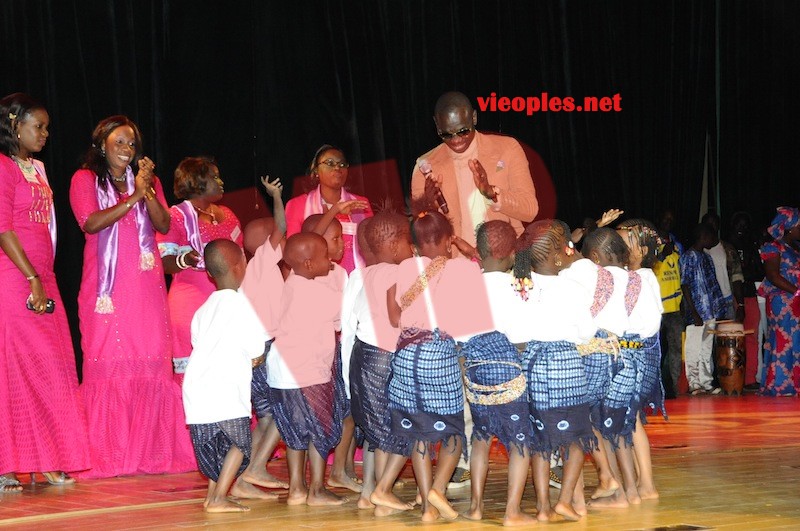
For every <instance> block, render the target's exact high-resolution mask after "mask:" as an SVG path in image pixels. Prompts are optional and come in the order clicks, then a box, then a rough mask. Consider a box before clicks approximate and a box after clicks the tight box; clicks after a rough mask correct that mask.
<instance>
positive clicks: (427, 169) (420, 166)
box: [411, 92, 539, 246]
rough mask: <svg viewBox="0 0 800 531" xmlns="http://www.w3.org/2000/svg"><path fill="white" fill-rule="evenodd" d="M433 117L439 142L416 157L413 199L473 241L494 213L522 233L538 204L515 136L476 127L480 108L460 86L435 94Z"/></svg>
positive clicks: (413, 176)
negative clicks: (446, 218)
mask: <svg viewBox="0 0 800 531" xmlns="http://www.w3.org/2000/svg"><path fill="white" fill-rule="evenodd" d="M433 122H434V123H435V124H436V133H437V135H438V136H439V138H441V139H442V143H441V144H440V145H438V146H436V147H435V148H433V149H432V150H430V151H429V152H427V153H425V154H424V155H422V156H421V157H420V158H418V159H417V163H416V164H415V165H414V172H413V173H412V176H411V197H412V201H414V202H419V201H422V202H423V203H424V204H427V205H429V207H431V208H438V209H439V210H440V211H441V212H442V213H444V214H446V215H447V217H448V218H450V221H451V222H452V223H453V228H454V230H455V234H456V236H460V237H461V238H463V239H464V240H465V241H466V242H467V243H469V244H470V245H472V246H474V245H475V229H476V228H477V226H478V225H479V224H480V223H482V222H484V221H489V220H492V219H501V220H504V221H508V222H509V223H511V225H512V226H513V227H514V229H515V230H516V232H517V235H519V234H521V233H522V230H523V228H524V227H523V224H522V223H523V222H529V221H533V218H534V217H535V216H536V213H537V212H538V210H539V205H538V202H537V200H536V192H535V190H534V187H533V181H532V180H531V174H530V170H529V167H528V160H527V158H526V157H525V153H524V152H523V151H522V147H521V146H520V144H519V142H517V141H516V140H514V139H513V138H511V137H508V136H501V135H489V134H484V133H479V132H478V131H476V130H475V126H476V125H477V123H478V113H477V111H475V110H473V108H472V104H471V103H470V101H469V98H467V97H466V96H465V95H464V94H462V93H460V92H447V93H445V94H443V95H442V96H440V97H439V99H438V100H437V101H436V107H435V108H434V115H433Z"/></svg>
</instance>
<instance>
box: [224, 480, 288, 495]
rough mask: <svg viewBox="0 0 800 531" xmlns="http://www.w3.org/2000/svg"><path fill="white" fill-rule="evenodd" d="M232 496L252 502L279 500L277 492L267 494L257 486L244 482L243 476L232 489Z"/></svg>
mask: <svg viewBox="0 0 800 531" xmlns="http://www.w3.org/2000/svg"><path fill="white" fill-rule="evenodd" d="M231 496H234V497H236V498H248V499H252V500H277V499H278V494H277V493H276V492H266V491H263V490H261V489H259V488H258V487H256V486H255V485H251V484H250V483H248V482H246V481H244V480H243V479H242V478H241V476H240V477H239V479H237V480H236V482H235V483H234V484H233V487H231Z"/></svg>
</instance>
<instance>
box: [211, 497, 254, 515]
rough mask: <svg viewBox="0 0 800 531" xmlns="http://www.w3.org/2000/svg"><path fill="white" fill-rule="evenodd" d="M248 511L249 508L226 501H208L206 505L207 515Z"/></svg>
mask: <svg viewBox="0 0 800 531" xmlns="http://www.w3.org/2000/svg"><path fill="white" fill-rule="evenodd" d="M249 510H250V507H247V506H245V505H242V504H240V503H236V502H235V501H231V500H228V499H224V500H221V501H210V502H208V505H206V512H207V513H244V512H247V511H249Z"/></svg>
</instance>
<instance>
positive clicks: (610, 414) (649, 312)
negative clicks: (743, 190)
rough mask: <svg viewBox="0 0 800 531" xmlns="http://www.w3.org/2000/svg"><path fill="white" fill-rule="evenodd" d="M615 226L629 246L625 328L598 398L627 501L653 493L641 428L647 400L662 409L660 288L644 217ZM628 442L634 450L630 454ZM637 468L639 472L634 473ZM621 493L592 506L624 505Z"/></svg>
mask: <svg viewBox="0 0 800 531" xmlns="http://www.w3.org/2000/svg"><path fill="white" fill-rule="evenodd" d="M617 232H618V233H619V234H620V236H622V238H623V240H624V241H625V243H626V244H627V245H628V249H629V250H630V254H629V260H628V286H627V288H626V292H625V305H626V308H627V312H628V328H627V330H626V331H625V335H624V336H623V337H622V338H621V340H620V347H621V348H620V356H619V358H618V360H617V361H616V363H615V364H614V367H613V370H612V372H613V376H612V379H611V385H610V386H609V391H608V394H607V395H606V399H605V402H604V404H603V418H604V420H603V425H602V432H603V437H604V438H605V439H606V440H608V441H609V443H610V444H611V445H612V446H613V447H614V448H615V450H616V456H617V461H618V462H619V468H620V472H621V474H622V482H623V486H624V488H625V497H626V498H627V503H631V504H638V503H641V500H642V499H654V498H657V497H658V492H657V491H656V489H655V486H654V483H653V469H652V463H651V461H650V441H649V440H648V438H647V433H646V432H645V430H644V426H643V422H644V415H643V410H644V408H645V407H647V406H648V404H652V407H653V408H654V409H659V408H660V409H661V410H662V411H663V409H664V398H663V389H662V387H661V372H660V368H661V345H660V342H659V333H660V329H661V313H662V311H663V306H662V304H661V289H660V287H659V285H658V279H657V278H656V277H655V275H654V274H653V272H652V270H650V269H649V268H650V267H651V266H652V265H653V264H654V263H655V261H656V253H657V249H658V234H657V232H656V229H655V227H654V226H653V225H652V224H651V223H650V222H648V221H645V220H642V219H632V220H628V221H625V222H623V223H621V224H620V225H619V226H618V227H617ZM631 447H633V451H634V452H635V454H636V455H635V457H636V464H634V461H633V459H634V456H633V455H632V454H631ZM637 469H638V478H637ZM625 506H626V503H625V502H623V501H621V496H616V495H615V496H611V497H609V498H607V499H605V500H597V501H596V502H594V503H593V504H592V507H625Z"/></svg>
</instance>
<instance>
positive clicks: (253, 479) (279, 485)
mask: <svg viewBox="0 0 800 531" xmlns="http://www.w3.org/2000/svg"><path fill="white" fill-rule="evenodd" d="M241 479H243V480H245V481H246V482H248V483H250V484H251V485H258V486H259V487H264V488H265V489H288V488H289V484H288V483H287V482H285V481H282V480H280V479H278V478H276V477H275V476H273V475H272V474H270V473H269V472H267V471H266V469H265V470H263V471H261V472H256V473H252V472H245V473H243V474H242V475H241Z"/></svg>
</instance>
